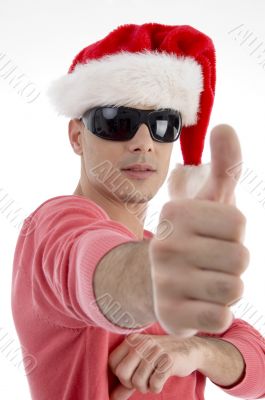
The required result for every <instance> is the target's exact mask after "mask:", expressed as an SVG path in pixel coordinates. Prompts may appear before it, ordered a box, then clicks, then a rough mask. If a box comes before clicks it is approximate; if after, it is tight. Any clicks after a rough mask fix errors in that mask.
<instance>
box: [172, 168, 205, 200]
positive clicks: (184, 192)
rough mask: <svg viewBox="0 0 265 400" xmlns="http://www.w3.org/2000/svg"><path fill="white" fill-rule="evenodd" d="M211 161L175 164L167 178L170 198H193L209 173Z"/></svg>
mask: <svg viewBox="0 0 265 400" xmlns="http://www.w3.org/2000/svg"><path fill="white" fill-rule="evenodd" d="M210 171H211V163H207V164H200V165H183V164H179V163H177V164H176V167H175V168H174V169H173V170H172V171H171V173H170V175H169V178H168V180H167V187H168V194H169V197H170V199H172V200H173V199H181V198H194V197H195V196H196V194H197V193H198V192H199V190H200V189H201V188H202V187H203V185H204V183H205V182H206V180H207V178H208V177H209V175H210Z"/></svg>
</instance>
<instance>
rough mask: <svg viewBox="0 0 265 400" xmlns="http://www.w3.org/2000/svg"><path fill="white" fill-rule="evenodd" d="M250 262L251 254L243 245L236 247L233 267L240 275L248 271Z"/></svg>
mask: <svg viewBox="0 0 265 400" xmlns="http://www.w3.org/2000/svg"><path fill="white" fill-rule="evenodd" d="M249 260H250V252H249V250H248V249H247V248H246V247H245V246H244V245H243V244H236V245H235V247H234V255H233V266H234V267H235V269H236V271H237V272H238V273H242V272H244V271H245V270H246V268H247V266H248V264H249Z"/></svg>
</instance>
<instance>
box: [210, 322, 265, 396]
mask: <svg viewBox="0 0 265 400" xmlns="http://www.w3.org/2000/svg"><path fill="white" fill-rule="evenodd" d="M220 339H222V340H226V341H227V342H229V343H232V344H233V345H234V346H235V347H236V348H237V349H238V350H239V351H240V352H241V354H242V356H243V358H244V360H245V365H246V367H245V371H244V373H243V376H242V377H241V379H240V380H239V382H237V383H236V384H235V385H234V386H232V387H229V388H225V387H223V386H220V385H217V386H219V387H220V388H221V389H222V390H224V392H226V393H228V394H230V395H231V396H235V397H240V398H243V399H246V398H247V399H261V398H264V397H265V340H264V338H263V337H262V336H261V334H260V333H259V332H258V331H257V330H256V329H255V328H254V327H253V326H252V325H250V324H249V323H248V322H246V321H244V320H242V319H239V318H235V319H234V321H233V323H232V325H231V326H230V328H229V329H228V330H227V331H225V333H223V334H222V336H221V337H220ZM215 385H216V383H215Z"/></svg>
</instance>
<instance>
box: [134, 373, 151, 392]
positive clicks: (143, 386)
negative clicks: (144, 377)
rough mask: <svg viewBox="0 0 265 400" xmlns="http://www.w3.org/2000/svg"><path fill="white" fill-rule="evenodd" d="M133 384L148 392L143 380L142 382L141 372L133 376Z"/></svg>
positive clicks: (136, 387) (140, 390)
mask: <svg viewBox="0 0 265 400" xmlns="http://www.w3.org/2000/svg"><path fill="white" fill-rule="evenodd" d="M132 386H133V387H134V388H135V389H137V390H139V392H142V393H146V392H147V387H146V385H145V384H144V383H143V382H141V380H140V374H139V373H138V374H136V373H135V374H134V375H133V377H132Z"/></svg>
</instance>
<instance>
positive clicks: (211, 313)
mask: <svg viewBox="0 0 265 400" xmlns="http://www.w3.org/2000/svg"><path fill="white" fill-rule="evenodd" d="M226 317H227V315H226V310H225V308H224V307H221V308H220V310H219V312H218V313H217V312H216V311H215V310H211V309H208V310H204V311H202V312H201V313H200V314H199V315H198V322H199V324H200V325H201V326H202V328H204V329H210V330H211V329H214V330H219V329H222V328H223V326H224V321H225V320H226Z"/></svg>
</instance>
